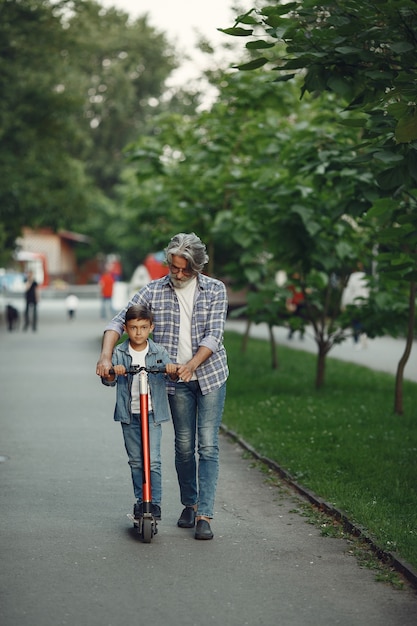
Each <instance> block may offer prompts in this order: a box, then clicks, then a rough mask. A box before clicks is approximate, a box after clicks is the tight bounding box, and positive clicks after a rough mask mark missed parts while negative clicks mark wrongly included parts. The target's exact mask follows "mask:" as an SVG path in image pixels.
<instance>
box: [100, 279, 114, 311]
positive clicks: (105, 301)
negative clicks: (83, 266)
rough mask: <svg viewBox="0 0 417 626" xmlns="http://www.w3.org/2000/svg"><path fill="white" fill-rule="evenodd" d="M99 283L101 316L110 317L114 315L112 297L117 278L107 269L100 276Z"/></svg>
mask: <svg viewBox="0 0 417 626" xmlns="http://www.w3.org/2000/svg"><path fill="white" fill-rule="evenodd" d="M98 282H99V285H100V291H101V317H102V318H103V319H108V318H110V317H112V316H113V308H112V304H111V299H112V296H113V286H114V283H115V279H114V276H113V274H112V273H111V272H110V271H109V270H106V271H105V272H104V273H103V274H102V275H101V276H100V278H99V281H98Z"/></svg>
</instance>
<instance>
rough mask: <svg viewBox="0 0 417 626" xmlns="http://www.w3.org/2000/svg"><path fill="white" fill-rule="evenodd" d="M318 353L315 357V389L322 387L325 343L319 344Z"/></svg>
mask: <svg viewBox="0 0 417 626" xmlns="http://www.w3.org/2000/svg"><path fill="white" fill-rule="evenodd" d="M318 345H319V351H318V355H317V368H316V389H321V388H322V387H323V385H324V374H325V371H326V354H327V349H326V343H325V342H320V343H319V344H318Z"/></svg>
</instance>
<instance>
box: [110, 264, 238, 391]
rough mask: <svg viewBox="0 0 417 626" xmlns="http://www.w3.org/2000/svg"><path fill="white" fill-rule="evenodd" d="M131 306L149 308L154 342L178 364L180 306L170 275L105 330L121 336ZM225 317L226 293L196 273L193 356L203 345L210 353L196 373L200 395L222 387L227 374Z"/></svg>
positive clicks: (144, 290) (137, 298)
mask: <svg viewBox="0 0 417 626" xmlns="http://www.w3.org/2000/svg"><path fill="white" fill-rule="evenodd" d="M133 304H143V305H146V306H147V307H148V308H149V309H151V311H152V313H153V316H154V324H155V329H154V331H153V339H154V341H155V342H156V343H159V344H162V345H163V346H164V347H165V348H166V350H167V351H168V354H169V356H170V357H171V359H172V361H173V362H174V363H177V354H178V340H179V331H180V307H179V303H178V300H177V296H176V293H175V290H174V288H173V286H172V284H171V281H170V279H169V276H164V277H163V278H160V279H158V280H153V281H151V282H150V283H149V284H148V285H146V286H145V287H143V288H142V289H140V290H139V291H138V292H137V293H135V295H134V296H133V297H132V299H131V300H130V302H129V303H128V304H127V306H126V307H125V308H124V309H123V310H122V311H120V312H119V313H118V314H117V315H116V316H115V317H114V318H113V319H112V320H111V322H109V324H108V325H107V326H106V328H105V330H115V331H116V332H117V333H119V335H121V334H122V333H123V324H124V319H125V315H126V311H127V309H128V308H129V307H130V306H132V305H133ZM226 315H227V294H226V287H225V286H224V284H223V283H222V282H221V281H220V280H216V279H215V278H210V277H208V276H205V275H204V274H198V275H197V286H196V291H195V298H194V308H193V314H192V319H191V342H192V350H193V354H195V353H196V352H197V350H198V348H199V347H200V346H205V347H206V348H209V349H210V350H211V351H212V353H213V354H212V355H211V356H210V357H209V358H208V359H207V360H206V361H204V363H202V364H201V365H200V366H199V367H198V368H197V369H196V371H195V373H196V376H197V379H198V382H199V385H200V389H201V393H202V394H203V395H205V394H207V393H209V392H210V391H213V390H214V389H218V388H219V387H221V386H222V385H223V383H225V382H226V380H227V377H228V374H229V370H228V366H227V357H226V350H225V348H224V345H223V333H224V325H225V322H226ZM167 386H168V393H171V394H175V383H172V382H168V383H167Z"/></svg>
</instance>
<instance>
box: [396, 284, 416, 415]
mask: <svg viewBox="0 0 417 626" xmlns="http://www.w3.org/2000/svg"><path fill="white" fill-rule="evenodd" d="M416 293H417V284H416V283H415V282H412V283H410V296H409V310H408V329H407V340H406V343H405V350H404V354H403V355H402V357H401V359H400V360H399V362H398V367H397V375H396V378H395V400H394V411H395V413H396V414H397V415H402V414H403V413H404V408H403V380H404V369H405V366H406V364H407V361H408V359H409V357H410V354H411V348H412V347H413V341H414V324H415V317H416Z"/></svg>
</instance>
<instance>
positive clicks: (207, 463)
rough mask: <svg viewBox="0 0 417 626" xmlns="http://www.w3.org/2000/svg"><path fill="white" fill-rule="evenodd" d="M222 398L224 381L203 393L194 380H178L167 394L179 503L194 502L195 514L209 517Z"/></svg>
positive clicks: (211, 507) (215, 471)
mask: <svg viewBox="0 0 417 626" xmlns="http://www.w3.org/2000/svg"><path fill="white" fill-rule="evenodd" d="M225 399H226V383H225V384H224V385H222V386H221V387H220V388H219V389H215V390H214V391H211V392H210V393H208V394H206V395H204V396H203V394H202V393H201V390H200V385H199V384H198V382H197V381H194V380H193V381H191V382H189V383H178V384H177V386H176V388H175V395H170V396H169V403H170V406H171V413H172V420H173V423H174V431H175V467H176V470H177V476H178V483H179V486H180V496H181V502H182V504H183V505H184V506H193V505H195V504H197V505H198V509H197V515H204V516H206V517H209V518H212V517H213V509H214V498H215V495H216V487H217V479H218V475H219V428H220V424H221V421H222V416H223V409H224V403H225ZM196 441H197V451H198V455H199V460H198V469H197V461H196V454H195V453H196Z"/></svg>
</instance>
